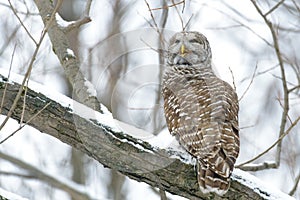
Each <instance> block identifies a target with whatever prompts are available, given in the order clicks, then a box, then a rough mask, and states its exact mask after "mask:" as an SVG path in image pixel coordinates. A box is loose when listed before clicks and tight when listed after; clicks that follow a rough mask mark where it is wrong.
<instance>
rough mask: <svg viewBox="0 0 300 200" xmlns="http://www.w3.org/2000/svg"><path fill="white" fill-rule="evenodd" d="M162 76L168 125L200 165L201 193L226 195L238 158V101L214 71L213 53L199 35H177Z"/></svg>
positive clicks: (170, 47)
mask: <svg viewBox="0 0 300 200" xmlns="http://www.w3.org/2000/svg"><path fill="white" fill-rule="evenodd" d="M168 53H169V55H168V64H167V66H166V69H165V72H164V75H163V97H164V110H165V117H166V121H167V126H168V128H169V131H170V133H171V134H172V135H174V136H176V138H177V140H178V141H179V143H180V144H181V145H182V146H183V147H184V148H185V149H186V150H187V151H188V152H189V153H190V154H191V155H192V156H193V157H195V158H196V160H197V179H198V183H199V187H200V190H201V191H202V192H203V193H209V192H214V193H217V194H218V195H223V194H225V193H226V192H227V190H228V189H229V186H230V175H231V173H232V170H233V167H234V163H235V161H236V159H237V156H238V154H239V128H238V109H239V107H238V99H237V95H236V93H235V91H234V90H233V88H232V87H231V86H230V85H229V84H228V83H226V82H224V81H223V80H221V79H219V78H218V77H217V76H216V75H215V74H214V72H213V70H212V66H211V49H210V46H209V43H208V41H207V39H206V37H205V36H204V35H202V34H200V33H198V32H180V33H177V34H175V35H174V36H173V37H172V38H171V40H170V44H169V48H168Z"/></svg>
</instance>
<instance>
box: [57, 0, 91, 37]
mask: <svg viewBox="0 0 300 200" xmlns="http://www.w3.org/2000/svg"><path fill="white" fill-rule="evenodd" d="M91 4H92V0H88V1H87V2H86V4H85V9H84V12H83V15H82V17H81V18H80V19H79V20H77V21H75V22H73V23H71V24H69V25H68V26H67V27H64V28H63V29H64V31H66V32H70V31H72V30H74V29H78V28H79V27H80V26H82V25H83V24H87V23H89V22H91V21H92V19H91V18H90V10H91Z"/></svg>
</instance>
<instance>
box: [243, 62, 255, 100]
mask: <svg viewBox="0 0 300 200" xmlns="http://www.w3.org/2000/svg"><path fill="white" fill-rule="evenodd" d="M257 68H258V65H257V64H256V66H255V69H254V71H253V74H252V77H251V80H250V83H249V85H248V87H247V88H246V90H245V91H244V93H243V94H242V96H241V97H240V99H239V101H241V100H242V99H243V98H244V96H245V95H246V93H247V92H248V90H249V89H250V87H251V85H252V83H253V80H254V78H255V74H256V70H257Z"/></svg>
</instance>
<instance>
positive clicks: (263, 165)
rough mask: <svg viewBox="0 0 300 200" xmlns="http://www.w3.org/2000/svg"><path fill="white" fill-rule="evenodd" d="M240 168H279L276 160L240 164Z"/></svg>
mask: <svg viewBox="0 0 300 200" xmlns="http://www.w3.org/2000/svg"><path fill="white" fill-rule="evenodd" d="M238 168H239V169H241V170H244V171H260V170H265V169H274V168H277V165H276V163H275V162H263V163H259V164H249V165H244V166H239V167H238Z"/></svg>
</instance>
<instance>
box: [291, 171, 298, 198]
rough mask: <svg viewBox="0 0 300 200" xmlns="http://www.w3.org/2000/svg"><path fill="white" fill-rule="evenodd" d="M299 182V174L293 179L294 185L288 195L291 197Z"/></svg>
mask: <svg viewBox="0 0 300 200" xmlns="http://www.w3.org/2000/svg"><path fill="white" fill-rule="evenodd" d="M299 181H300V172H299V174H298V176H297V177H296V179H295V184H294V186H293V188H292V189H291V191H290V192H289V195H291V196H293V195H294V194H295V192H296V190H297V187H298V184H299Z"/></svg>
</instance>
